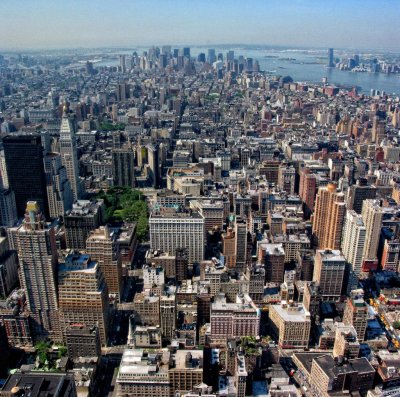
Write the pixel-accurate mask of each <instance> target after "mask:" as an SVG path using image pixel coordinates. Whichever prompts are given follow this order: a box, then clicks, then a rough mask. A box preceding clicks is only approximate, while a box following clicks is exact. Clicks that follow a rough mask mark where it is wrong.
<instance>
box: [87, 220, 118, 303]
mask: <svg viewBox="0 0 400 397" xmlns="http://www.w3.org/2000/svg"><path fill="white" fill-rule="evenodd" d="M86 252H87V253H88V254H89V255H90V257H91V258H92V260H94V261H96V262H97V263H98V264H99V266H100V269H101V271H102V272H103V274H104V278H105V280H106V283H107V287H108V293H109V294H113V295H115V297H116V298H117V300H118V301H119V299H120V296H121V292H122V262H121V255H120V251H119V244H118V240H117V235H116V233H114V232H113V231H111V230H110V229H109V227H108V226H107V225H106V226H100V227H99V228H98V229H96V230H94V231H93V232H92V233H91V234H90V236H89V237H88V239H87V240H86Z"/></svg>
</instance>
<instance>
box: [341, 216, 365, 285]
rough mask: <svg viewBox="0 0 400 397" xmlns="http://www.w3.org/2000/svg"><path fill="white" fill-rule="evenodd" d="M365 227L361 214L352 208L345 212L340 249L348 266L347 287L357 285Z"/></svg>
mask: <svg viewBox="0 0 400 397" xmlns="http://www.w3.org/2000/svg"><path fill="white" fill-rule="evenodd" d="M365 236H366V229H365V226H364V222H363V220H362V216H361V215H358V214H357V213H356V212H355V211H353V210H348V211H347V213H346V223H345V226H344V228H343V241H342V251H343V255H344V257H345V258H346V261H347V263H349V265H350V266H351V268H350V279H349V284H348V289H353V288H356V287H357V283H358V278H359V277H360V274H361V269H362V259H363V252H364V245H365Z"/></svg>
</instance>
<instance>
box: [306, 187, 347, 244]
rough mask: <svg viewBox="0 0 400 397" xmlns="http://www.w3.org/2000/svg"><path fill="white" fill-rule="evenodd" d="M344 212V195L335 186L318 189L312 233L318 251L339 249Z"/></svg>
mask: <svg viewBox="0 0 400 397" xmlns="http://www.w3.org/2000/svg"><path fill="white" fill-rule="evenodd" d="M345 210H346V206H345V203H344V194H343V193H341V192H338V191H337V189H336V185H335V184H333V183H329V184H328V186H326V187H320V188H319V189H318V194H317V198H316V201H315V212H314V217H313V229H312V231H313V235H314V237H315V238H316V241H317V244H318V247H319V248H320V249H332V250H336V249H340V241H341V237H342V228H343V221H344V216H345Z"/></svg>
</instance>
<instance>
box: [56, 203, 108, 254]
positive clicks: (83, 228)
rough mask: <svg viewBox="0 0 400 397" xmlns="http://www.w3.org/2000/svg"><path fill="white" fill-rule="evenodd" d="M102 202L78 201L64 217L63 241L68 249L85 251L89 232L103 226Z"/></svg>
mask: <svg viewBox="0 0 400 397" xmlns="http://www.w3.org/2000/svg"><path fill="white" fill-rule="evenodd" d="M104 220H105V213H104V202H103V200H94V201H89V200H79V201H77V202H75V203H74V204H73V205H72V209H71V210H70V211H67V212H66V214H65V217H64V226H65V239H66V242H67V247H68V248H73V249H82V250H83V249H85V248H86V239H87V238H88V236H89V234H90V232H92V231H93V230H95V229H96V228H98V227H99V226H100V225H103V224H104Z"/></svg>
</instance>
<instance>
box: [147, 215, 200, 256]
mask: <svg viewBox="0 0 400 397" xmlns="http://www.w3.org/2000/svg"><path fill="white" fill-rule="evenodd" d="M149 226H150V247H151V248H152V249H156V250H162V251H164V252H168V253H170V254H174V253H175V250H176V249H177V248H187V249H188V251H189V263H194V262H197V263H200V261H202V260H203V257H204V218H203V217H202V216H201V215H200V214H199V213H198V212H195V211H192V212H189V211H186V212H178V211H176V212H174V211H166V212H153V213H152V214H151V215H150V219H149Z"/></svg>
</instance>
